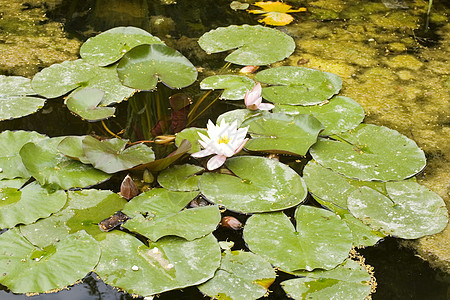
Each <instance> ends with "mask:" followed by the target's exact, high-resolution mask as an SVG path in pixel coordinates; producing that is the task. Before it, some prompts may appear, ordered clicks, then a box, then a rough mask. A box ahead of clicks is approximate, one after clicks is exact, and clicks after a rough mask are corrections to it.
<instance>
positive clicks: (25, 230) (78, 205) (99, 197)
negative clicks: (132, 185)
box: [20, 189, 127, 247]
mask: <svg viewBox="0 0 450 300" xmlns="http://www.w3.org/2000/svg"><path fill="white" fill-rule="evenodd" d="M126 203H127V201H126V200H125V199H124V198H121V197H120V196H119V195H118V194H116V193H113V192H111V191H101V190H94V189H87V190H81V191H68V192H67V203H66V205H65V206H64V208H63V209H62V210H61V211H59V212H57V213H55V214H53V215H51V216H50V217H48V218H45V219H41V220H39V221H37V222H36V223H33V224H30V225H26V226H20V232H21V233H22V235H24V236H25V237H26V238H27V240H29V241H30V242H31V243H33V244H34V245H36V246H39V247H46V246H47V245H50V244H52V243H54V242H56V241H58V240H62V239H63V238H65V237H66V236H68V235H69V234H71V233H74V232H77V231H80V230H84V231H86V232H87V233H88V234H90V235H91V236H93V237H94V238H96V239H98V240H100V239H101V238H102V234H103V232H102V231H101V230H100V228H99V226H98V223H100V222H101V221H102V220H104V219H106V218H108V217H110V216H111V215H113V214H114V213H115V212H116V211H120V210H121V209H122V208H123V207H124V205H125V204H126Z"/></svg>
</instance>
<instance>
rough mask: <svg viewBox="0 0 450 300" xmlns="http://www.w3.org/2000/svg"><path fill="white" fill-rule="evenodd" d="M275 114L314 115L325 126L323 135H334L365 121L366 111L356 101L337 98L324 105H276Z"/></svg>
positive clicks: (341, 97)
mask: <svg viewBox="0 0 450 300" xmlns="http://www.w3.org/2000/svg"><path fill="white" fill-rule="evenodd" d="M274 112H284V113H285V114H288V115H301V114H305V115H312V116H314V117H315V118H317V120H319V121H320V123H322V125H324V126H325V130H324V131H322V132H321V133H320V134H321V135H332V134H336V133H340V132H344V131H347V130H349V129H353V128H355V127H356V126H358V125H359V124H361V122H362V121H363V119H364V110H363V108H362V107H361V105H359V104H358V102H356V101H355V100H353V99H351V98H348V97H343V96H336V97H333V98H332V99H331V100H330V102H329V103H326V104H324V105H312V106H300V105H283V104H279V105H276V106H275V108H274Z"/></svg>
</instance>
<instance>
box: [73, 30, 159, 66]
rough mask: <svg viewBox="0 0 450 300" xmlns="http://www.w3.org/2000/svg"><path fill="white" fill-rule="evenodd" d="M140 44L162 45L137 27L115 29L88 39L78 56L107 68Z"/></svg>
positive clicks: (154, 37)
mask: <svg viewBox="0 0 450 300" xmlns="http://www.w3.org/2000/svg"><path fill="white" fill-rule="evenodd" d="M142 44H164V43H163V42H162V41H161V40H160V39H159V38H157V37H156V36H153V35H151V34H150V33H148V32H147V31H145V30H143V29H140V28H137V27H131V26H130V27H115V28H112V29H110V30H107V31H105V32H102V33H100V34H99V35H96V36H94V37H91V38H89V39H88V40H87V41H86V42H85V43H84V44H83V45H82V46H81V48H80V56H81V57H82V58H83V59H84V60H86V61H87V62H88V63H90V64H93V65H97V66H107V65H110V64H112V63H115V62H116V61H118V60H119V59H120V58H121V57H122V56H123V55H124V54H125V53H126V52H127V51H129V50H131V49H132V48H134V47H136V46H138V45H142Z"/></svg>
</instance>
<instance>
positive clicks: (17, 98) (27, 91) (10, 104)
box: [0, 75, 47, 121]
mask: <svg viewBox="0 0 450 300" xmlns="http://www.w3.org/2000/svg"><path fill="white" fill-rule="evenodd" d="M30 82H31V79H29V78H25V77H21V76H4V75H0V121H2V120H9V119H15V118H20V117H23V116H27V115H30V114H32V113H35V112H36V111H38V110H39V109H41V108H42V107H43V106H44V103H45V101H46V100H47V99H44V98H40V97H32V96H30V95H35V94H36V92H35V91H33V89H32V88H31V83H30Z"/></svg>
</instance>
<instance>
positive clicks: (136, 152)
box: [83, 136, 155, 174]
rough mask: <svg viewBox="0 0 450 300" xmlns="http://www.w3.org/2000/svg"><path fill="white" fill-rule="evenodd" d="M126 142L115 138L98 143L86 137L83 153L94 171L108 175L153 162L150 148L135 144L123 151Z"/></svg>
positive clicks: (90, 137)
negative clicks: (100, 171)
mask: <svg viewBox="0 0 450 300" xmlns="http://www.w3.org/2000/svg"><path fill="white" fill-rule="evenodd" d="M127 142H128V140H121V139H117V138H114V139H110V140H104V141H99V140H97V139H95V138H93V137H92V136H86V137H85V138H84V139H83V152H84V155H85V156H86V158H87V159H88V160H89V161H90V162H91V164H92V165H93V166H94V167H95V168H96V169H99V170H102V171H104V172H106V173H109V174H112V173H116V172H119V171H122V170H127V169H130V168H132V167H134V166H137V165H141V164H145V163H148V162H150V161H154V160H155V154H154V153H153V150H152V149H151V148H150V147H147V146H145V145H143V144H137V145H134V146H131V147H128V148H126V149H125V146H126V145H127Z"/></svg>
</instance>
